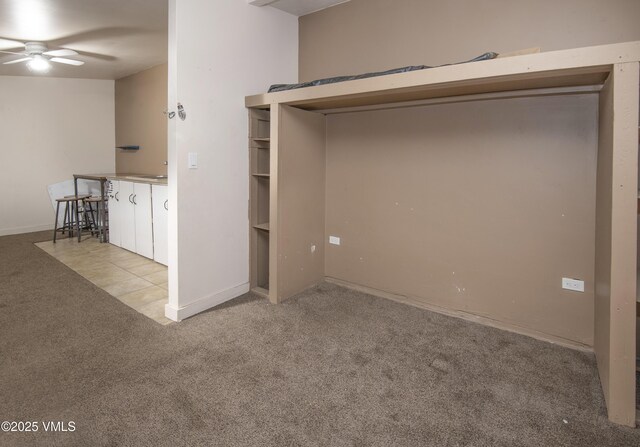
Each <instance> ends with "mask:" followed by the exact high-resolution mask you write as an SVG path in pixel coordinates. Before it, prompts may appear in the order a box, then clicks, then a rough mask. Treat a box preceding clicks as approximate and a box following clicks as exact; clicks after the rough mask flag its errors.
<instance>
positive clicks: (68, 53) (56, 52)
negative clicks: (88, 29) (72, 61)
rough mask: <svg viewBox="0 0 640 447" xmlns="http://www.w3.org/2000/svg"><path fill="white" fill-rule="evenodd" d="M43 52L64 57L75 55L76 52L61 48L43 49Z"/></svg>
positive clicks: (46, 54)
mask: <svg viewBox="0 0 640 447" xmlns="http://www.w3.org/2000/svg"><path fill="white" fill-rule="evenodd" d="M43 54H44V55H45V56H54V57H66V56H77V55H78V52H77V51H74V50H68V49H66V48H63V49H61V50H53V51H45V52H44V53H43Z"/></svg>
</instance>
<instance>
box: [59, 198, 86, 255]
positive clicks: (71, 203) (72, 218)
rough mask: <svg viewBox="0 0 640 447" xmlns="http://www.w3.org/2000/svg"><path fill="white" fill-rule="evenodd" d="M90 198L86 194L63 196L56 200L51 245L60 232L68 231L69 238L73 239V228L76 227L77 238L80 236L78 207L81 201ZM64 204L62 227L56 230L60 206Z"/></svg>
mask: <svg viewBox="0 0 640 447" xmlns="http://www.w3.org/2000/svg"><path fill="white" fill-rule="evenodd" d="M89 197H91V196H90V195H88V194H85V195H78V196H65V197H62V198H60V199H56V221H55V224H54V226H53V243H54V244H55V242H56V237H57V235H58V232H59V231H60V232H61V233H62V234H64V232H65V230H68V232H69V236H71V237H73V227H74V226H75V227H76V230H77V231H78V236H79V235H80V218H79V215H78V213H79V206H80V203H79V202H81V201H83V200H85V199H88V198H89ZM61 203H64V219H63V221H62V227H60V228H58V217H59V215H60V204H61Z"/></svg>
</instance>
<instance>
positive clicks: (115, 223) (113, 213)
mask: <svg viewBox="0 0 640 447" xmlns="http://www.w3.org/2000/svg"><path fill="white" fill-rule="evenodd" d="M109 183H110V186H109V191H108V193H107V198H108V201H109V202H108V203H109V205H108V206H109V242H111V243H112V244H113V245H116V246H118V247H120V246H122V241H121V232H122V224H121V221H122V210H121V208H120V202H119V200H120V182H119V181H118V180H110V181H109Z"/></svg>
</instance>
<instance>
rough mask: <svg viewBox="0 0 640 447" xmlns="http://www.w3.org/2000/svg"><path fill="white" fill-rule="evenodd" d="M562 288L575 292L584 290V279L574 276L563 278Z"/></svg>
mask: <svg viewBox="0 0 640 447" xmlns="http://www.w3.org/2000/svg"><path fill="white" fill-rule="evenodd" d="M562 288H563V289H566V290H573V291H575V292H584V281H582V280H580V279H573V278H562Z"/></svg>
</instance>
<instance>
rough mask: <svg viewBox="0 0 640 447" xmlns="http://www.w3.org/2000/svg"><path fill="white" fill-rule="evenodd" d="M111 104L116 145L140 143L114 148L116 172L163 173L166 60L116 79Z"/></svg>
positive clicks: (164, 157) (165, 156)
mask: <svg viewBox="0 0 640 447" xmlns="http://www.w3.org/2000/svg"><path fill="white" fill-rule="evenodd" d="M115 108H116V146H130V145H138V146H140V150H138V151H123V150H120V149H117V150H116V172H117V173H122V174H124V173H136V174H166V173H167V166H166V165H165V164H164V162H165V161H166V160H167V118H166V116H165V115H164V114H163V111H165V110H166V109H167V64H162V65H158V66H156V67H153V68H150V69H148V70H145V71H141V72H140V73H136V74H134V75H131V76H127V77H126V78H122V79H118V80H117V81H116V86H115Z"/></svg>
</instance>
